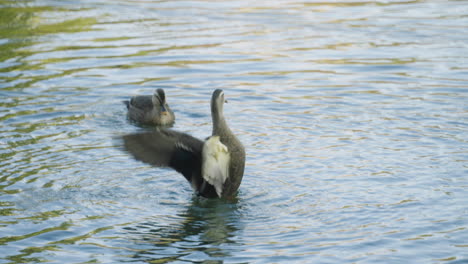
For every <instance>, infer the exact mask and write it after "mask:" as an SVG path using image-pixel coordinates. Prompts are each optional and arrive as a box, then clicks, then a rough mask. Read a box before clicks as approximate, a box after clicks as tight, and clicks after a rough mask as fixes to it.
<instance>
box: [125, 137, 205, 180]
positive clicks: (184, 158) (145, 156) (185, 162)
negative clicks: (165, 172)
mask: <svg viewBox="0 0 468 264" xmlns="http://www.w3.org/2000/svg"><path fill="white" fill-rule="evenodd" d="M122 138H123V141H124V148H125V150H126V151H127V152H129V153H130V154H132V156H133V157H134V158H135V159H137V160H140V161H142V162H145V163H148V164H151V165H153V166H156V167H171V168H173V169H174V170H176V171H177V172H179V173H181V174H182V175H184V177H185V178H186V179H187V180H188V181H189V182H191V183H192V182H193V180H195V179H193V178H194V177H200V175H201V159H202V158H201V153H202V149H203V142H202V141H201V140H199V139H197V138H194V137H192V136H190V135H188V134H185V133H181V132H177V131H173V130H168V129H158V130H156V131H152V132H143V133H135V134H129V135H125V136H123V137H122ZM197 175H198V176H197Z"/></svg>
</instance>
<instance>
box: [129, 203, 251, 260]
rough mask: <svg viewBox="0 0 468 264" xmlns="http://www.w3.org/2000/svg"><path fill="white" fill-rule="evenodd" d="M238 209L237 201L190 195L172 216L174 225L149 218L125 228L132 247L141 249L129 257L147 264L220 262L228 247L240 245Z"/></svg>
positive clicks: (240, 228) (240, 226)
mask: <svg viewBox="0 0 468 264" xmlns="http://www.w3.org/2000/svg"><path fill="white" fill-rule="evenodd" d="M239 209H240V205H239V203H238V201H225V200H218V199H204V198H199V197H196V196H194V197H193V198H192V201H191V202H190V204H189V205H187V206H186V209H185V210H183V211H182V212H181V213H179V214H177V215H176V216H174V218H177V221H176V223H172V224H170V225H166V224H164V225H161V221H158V220H157V219H151V220H149V221H146V222H141V223H139V224H136V225H134V226H132V227H125V228H124V230H125V232H126V233H127V234H129V235H131V236H132V237H133V240H134V243H135V245H137V246H138V247H139V248H144V249H143V250H138V253H136V254H134V255H133V256H131V258H132V259H133V260H138V261H145V262H150V263H168V262H172V261H175V260H179V261H188V262H200V261H207V260H210V261H211V262H210V263H222V262H223V261H222V260H223V259H224V258H226V257H230V256H231V253H232V252H231V250H228V249H229V248H230V246H236V247H238V246H239V244H240V243H241V242H239V241H238V238H237V237H238V234H239V232H241V230H242V224H241V223H240V212H239ZM133 260H132V261H133Z"/></svg>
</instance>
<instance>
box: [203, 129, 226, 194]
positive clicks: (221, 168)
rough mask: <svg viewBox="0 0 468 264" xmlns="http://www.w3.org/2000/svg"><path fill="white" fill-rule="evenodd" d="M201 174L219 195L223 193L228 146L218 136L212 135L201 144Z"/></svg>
mask: <svg viewBox="0 0 468 264" xmlns="http://www.w3.org/2000/svg"><path fill="white" fill-rule="evenodd" d="M202 157H203V165H202V175H203V179H205V180H206V181H207V182H208V183H210V184H211V185H213V186H214V187H215V189H216V193H217V194H218V196H219V197H221V194H222V193H223V184H224V182H225V181H226V179H227V178H228V177H229V161H230V159H231V156H230V155H229V150H228V148H227V147H226V146H225V145H224V144H223V143H221V141H219V136H212V137H210V138H208V139H207V140H206V141H205V144H203V151H202Z"/></svg>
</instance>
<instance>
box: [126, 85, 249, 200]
mask: <svg viewBox="0 0 468 264" xmlns="http://www.w3.org/2000/svg"><path fill="white" fill-rule="evenodd" d="M211 102H212V104H211V110H212V118H213V130H212V135H211V136H210V137H208V138H207V139H206V140H205V141H202V140H200V139H197V138H195V137H192V136H191V135H188V134H186V133H182V132H178V131H175V130H171V129H165V128H159V129H157V130H155V131H151V132H143V133H136V134H130V135H125V136H124V137H123V141H124V147H125V149H126V151H128V152H129V153H131V154H132V155H133V156H134V158H135V159H137V160H140V161H143V162H145V163H148V164H152V165H154V166H157V167H171V168H173V169H175V170H176V171H177V172H179V173H181V174H182V175H183V176H184V177H185V178H186V179H187V181H189V183H190V184H191V186H192V188H193V189H194V190H195V192H196V193H197V194H198V195H200V196H203V197H206V198H231V197H233V196H235V195H236V193H237V190H238V189H239V186H240V184H241V181H242V178H243V174H244V167H245V150H244V147H243V146H242V143H241V142H240V141H239V140H238V139H237V137H236V136H234V134H233V133H232V132H231V130H230V129H229V127H228V126H227V124H226V121H225V119H224V116H223V114H222V105H223V103H224V93H223V92H222V90H216V91H215V92H214V93H213V96H212V101H211Z"/></svg>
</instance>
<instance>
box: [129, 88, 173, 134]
mask: <svg viewBox="0 0 468 264" xmlns="http://www.w3.org/2000/svg"><path fill="white" fill-rule="evenodd" d="M124 104H125V105H126V106H127V109H128V113H127V116H128V118H129V119H130V120H132V121H135V122H137V123H140V124H143V125H164V126H170V125H173V124H174V121H175V115H174V112H172V110H171V108H170V107H169V105H168V104H167V102H166V95H165V94H164V90H163V89H157V90H155V91H154V94H153V95H138V96H134V97H132V98H131V99H130V101H124Z"/></svg>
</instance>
